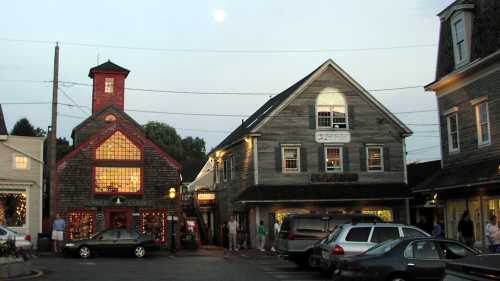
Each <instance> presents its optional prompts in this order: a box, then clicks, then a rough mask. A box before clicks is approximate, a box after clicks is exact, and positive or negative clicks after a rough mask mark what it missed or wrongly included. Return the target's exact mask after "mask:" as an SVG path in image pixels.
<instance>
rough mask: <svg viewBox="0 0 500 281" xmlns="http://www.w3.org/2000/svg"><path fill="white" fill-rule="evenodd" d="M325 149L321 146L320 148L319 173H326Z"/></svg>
mask: <svg viewBox="0 0 500 281" xmlns="http://www.w3.org/2000/svg"><path fill="white" fill-rule="evenodd" d="M325 161H326V160H325V147H324V146H322V145H320V146H319V148H318V171H319V172H325Z"/></svg>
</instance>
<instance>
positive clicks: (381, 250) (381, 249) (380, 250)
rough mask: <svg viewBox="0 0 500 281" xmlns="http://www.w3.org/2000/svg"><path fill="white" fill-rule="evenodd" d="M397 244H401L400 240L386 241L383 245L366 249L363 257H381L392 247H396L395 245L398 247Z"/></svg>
mask: <svg viewBox="0 0 500 281" xmlns="http://www.w3.org/2000/svg"><path fill="white" fill-rule="evenodd" d="M399 242H401V240H400V239H395V240H387V241H385V242H383V243H380V244H378V245H376V246H374V247H372V248H370V249H368V250H367V251H366V252H364V253H363V255H369V256H375V255H383V254H385V253H387V252H389V251H390V250H392V249H393V248H394V247H396V245H398V244H399Z"/></svg>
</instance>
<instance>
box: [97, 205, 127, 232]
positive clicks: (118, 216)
mask: <svg viewBox="0 0 500 281" xmlns="http://www.w3.org/2000/svg"><path fill="white" fill-rule="evenodd" d="M104 213H105V223H106V228H114V229H130V228H131V227H132V210H131V209H106V210H104Z"/></svg>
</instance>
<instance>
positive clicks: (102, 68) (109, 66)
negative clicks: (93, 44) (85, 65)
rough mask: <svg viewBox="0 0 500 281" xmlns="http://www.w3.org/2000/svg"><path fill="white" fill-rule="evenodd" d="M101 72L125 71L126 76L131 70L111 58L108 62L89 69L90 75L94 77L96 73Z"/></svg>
mask: <svg viewBox="0 0 500 281" xmlns="http://www.w3.org/2000/svg"><path fill="white" fill-rule="evenodd" d="M99 72H114V73H123V74H125V77H127V76H128V74H129V72H130V70H128V69H126V68H124V67H121V66H119V65H117V64H115V63H113V62H111V61H110V60H108V61H107V62H105V63H103V64H100V65H98V66H95V67H92V68H91V69H90V71H89V77H90V78H94V73H99Z"/></svg>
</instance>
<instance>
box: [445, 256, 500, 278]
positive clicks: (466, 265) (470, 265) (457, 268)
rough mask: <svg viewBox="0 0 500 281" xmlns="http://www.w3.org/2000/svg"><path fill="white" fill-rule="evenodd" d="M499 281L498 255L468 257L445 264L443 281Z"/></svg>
mask: <svg viewBox="0 0 500 281" xmlns="http://www.w3.org/2000/svg"><path fill="white" fill-rule="evenodd" d="M465 280H472V281H483V280H500V254H490V255H479V256H468V257H465V258H462V259H458V260H456V261H451V262H448V263H447V264H446V269H445V274H444V277H443V281H465Z"/></svg>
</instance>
